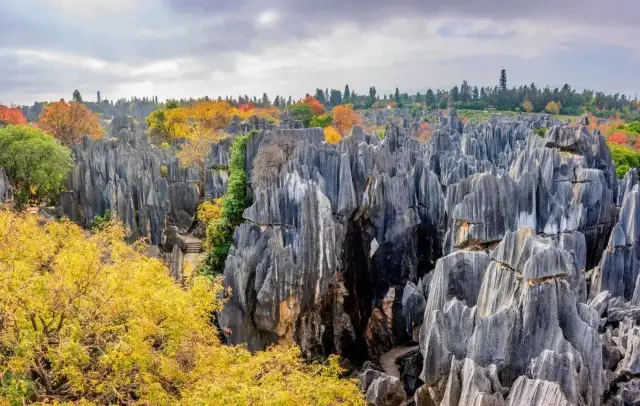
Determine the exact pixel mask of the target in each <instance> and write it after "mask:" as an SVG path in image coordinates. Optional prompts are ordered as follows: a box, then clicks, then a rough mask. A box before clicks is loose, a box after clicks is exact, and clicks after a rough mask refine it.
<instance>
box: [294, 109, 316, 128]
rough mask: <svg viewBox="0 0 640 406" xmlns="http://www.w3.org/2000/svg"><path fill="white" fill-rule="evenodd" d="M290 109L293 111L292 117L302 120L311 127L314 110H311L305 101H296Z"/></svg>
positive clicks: (306, 125) (303, 123)
mask: <svg viewBox="0 0 640 406" xmlns="http://www.w3.org/2000/svg"><path fill="white" fill-rule="evenodd" d="M289 111H290V112H291V117H292V118H293V119H294V120H300V121H302V125H304V126H305V127H309V125H310V124H311V119H312V118H313V111H311V108H309V106H307V105H306V104H303V103H296V104H294V105H293V106H291V107H289Z"/></svg>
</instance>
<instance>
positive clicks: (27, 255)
mask: <svg viewBox="0 0 640 406" xmlns="http://www.w3.org/2000/svg"><path fill="white" fill-rule="evenodd" d="M124 236H125V230H124V227H123V226H122V224H121V223H119V222H117V221H112V222H111V223H109V224H106V225H105V226H104V227H102V229H101V230H96V231H94V232H93V233H92V234H89V235H86V232H85V230H82V229H81V228H80V227H78V226H77V225H75V224H73V223H71V222H70V221H66V220H62V221H55V220H52V221H46V220H44V219H42V218H39V217H38V216H36V215H32V214H26V213H22V214H21V213H15V212H11V211H2V212H0V269H2V278H3V282H4V283H1V284H0V320H2V323H3V328H2V329H0V348H2V351H3V352H2V357H0V368H1V369H2V373H3V377H2V378H3V379H2V384H1V385H0V397H2V399H3V401H4V402H6V404H18V405H22V404H27V403H32V402H37V403H43V404H62V403H64V404H99V405H106V404H144V405H178V404H182V405H196V404H202V405H207V404H228V405H253V404H255V405H261V404H299V405H309V404H318V405H335V404H347V405H364V400H363V399H362V395H361V394H360V393H359V390H358V384H357V382H356V381H355V380H350V379H340V378H339V375H340V374H341V373H342V372H343V370H342V368H341V367H340V366H339V363H338V361H339V359H338V357H336V356H332V357H330V358H329V359H328V360H327V362H326V363H323V364H319V363H313V364H308V363H305V361H304V360H303V359H302V356H301V352H300V350H299V349H298V348H296V347H293V346H277V347H273V348H270V349H268V350H266V351H256V352H255V353H254V354H252V353H251V352H249V351H248V349H247V348H245V347H234V346H226V345H223V344H222V343H221V342H220V340H219V339H218V331H217V329H216V327H215V326H214V325H213V324H212V323H211V315H212V314H213V313H214V312H215V311H218V310H220V309H221V308H222V303H221V301H220V300H219V299H218V298H217V295H219V294H221V291H222V287H221V285H220V281H219V280H212V279H209V278H207V277H206V276H201V275H196V276H192V277H188V278H186V279H185V280H184V282H183V284H182V285H180V284H178V283H176V282H175V281H174V280H173V279H172V278H171V277H170V275H169V270H168V269H167V268H166V266H165V265H164V264H163V262H162V261H159V260H157V259H154V258H149V257H148V256H147V255H146V254H145V253H143V252H142V251H143V250H142V249H141V248H142V247H141V246H134V245H129V244H127V243H126V242H125V241H124ZM9 325H10V326H11V327H10V328H9V327H8V326H9Z"/></svg>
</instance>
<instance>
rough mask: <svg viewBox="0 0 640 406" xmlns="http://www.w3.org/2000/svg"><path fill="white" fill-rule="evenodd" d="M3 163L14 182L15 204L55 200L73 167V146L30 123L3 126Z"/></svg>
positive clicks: (0, 137) (0, 150) (0, 138)
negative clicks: (64, 143)
mask: <svg viewBox="0 0 640 406" xmlns="http://www.w3.org/2000/svg"><path fill="white" fill-rule="evenodd" d="M0 167H4V168H5V170H6V171H7V174H8V175H9V177H10V178H11V179H12V180H13V182H14V184H15V189H16V190H15V193H14V196H15V201H14V203H15V205H16V207H18V208H21V207H23V206H24V205H25V204H27V203H28V202H29V200H33V201H34V202H35V203H39V202H41V201H47V200H49V201H51V200H55V199H56V197H57V195H58V192H59V191H60V187H61V186H62V182H63V181H64V179H65V178H66V176H67V174H68V173H69V171H70V170H71V168H73V158H72V155H71V150H69V148H66V147H65V146H63V145H60V143H59V142H58V141H56V139H55V138H53V137H51V136H49V135H47V134H45V133H43V132H42V131H40V130H38V129H36V128H33V127H30V126H27V125H19V126H13V125H10V126H7V127H3V128H0Z"/></svg>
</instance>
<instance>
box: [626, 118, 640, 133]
mask: <svg viewBox="0 0 640 406" xmlns="http://www.w3.org/2000/svg"><path fill="white" fill-rule="evenodd" d="M625 129H626V130H627V131H628V132H631V133H636V134H638V135H640V121H632V122H630V123H629V124H627V125H626V126H625Z"/></svg>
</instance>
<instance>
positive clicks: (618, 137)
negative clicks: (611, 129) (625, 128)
mask: <svg viewBox="0 0 640 406" xmlns="http://www.w3.org/2000/svg"><path fill="white" fill-rule="evenodd" d="M628 140H629V137H628V136H627V134H625V133H622V132H619V131H617V132H615V133H613V134H611V135H610V136H609V138H607V141H608V142H612V143H614V144H619V145H626V144H627V142H628Z"/></svg>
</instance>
